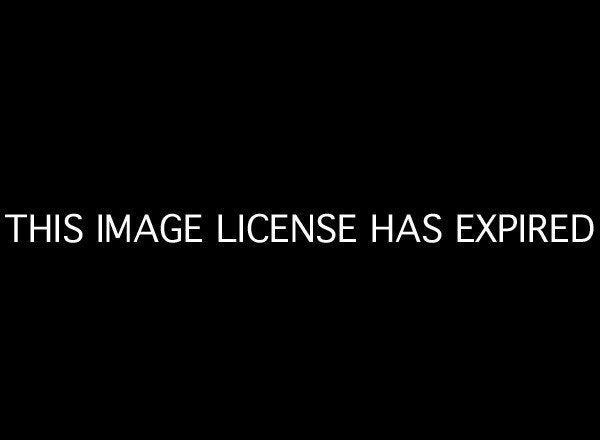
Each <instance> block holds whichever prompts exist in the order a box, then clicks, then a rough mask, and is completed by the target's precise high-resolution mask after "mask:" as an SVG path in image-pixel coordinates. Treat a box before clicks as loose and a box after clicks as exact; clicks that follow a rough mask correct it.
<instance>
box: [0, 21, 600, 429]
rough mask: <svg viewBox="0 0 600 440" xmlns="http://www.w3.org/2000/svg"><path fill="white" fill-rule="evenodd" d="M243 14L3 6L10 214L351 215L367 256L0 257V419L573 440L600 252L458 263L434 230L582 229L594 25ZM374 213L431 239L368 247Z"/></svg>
mask: <svg viewBox="0 0 600 440" xmlns="http://www.w3.org/2000/svg"><path fill="white" fill-rule="evenodd" d="M52 12H57V11H52ZM153 12H157V11H153ZM163 12H164V11H163ZM247 12H248V14H247V13H246V12H240V11H239V10H237V9H236V11H233V10H232V11H228V12H227V13H225V14H224V15H223V14H221V15H216V14H215V13H214V12H212V11H211V12H207V11H204V12H195V13H193V14H190V15H188V14H186V13H184V12H183V11H180V12H177V13H175V15H173V16H171V15H170V14H169V15H167V14H166V13H165V15H164V16H163V14H162V12H161V14H159V15H160V18H156V16H155V15H152V17H150V16H147V15H146V13H145V12H144V13H141V12H140V11H137V12H136V13H133V14H127V15H126V14H125V13H124V12H122V13H119V14H114V16H112V15H111V16H110V17H107V18H102V19H100V18H99V17H100V15H97V14H100V12H97V13H96V12H95V13H94V14H92V15H85V19H83V18H82V16H78V18H77V19H75V18H74V19H66V22H65V23H63V22H62V21H57V20H50V19H48V16H46V17H45V16H44V14H43V13H41V14H40V16H36V17H35V19H34V18H33V15H36V14H34V13H33V12H32V11H30V12H28V14H26V15H25V16H23V17H24V19H25V20H24V21H19V23H18V24H16V25H15V26H14V29H10V30H8V31H7V39H6V44H5V52H4V55H3V66H4V67H3V70H4V72H3V73H4V74H5V79H4V80H3V85H4V87H3V96H4V99H3V110H4V111H3V124H2V125H3V133H4V136H3V137H4V142H3V156H4V158H3V160H2V173H1V176H2V177H1V179H2V201H1V202H2V205H1V206H2V213H3V214H4V213H5V212H31V213H42V212H43V213H67V212H79V213H83V214H86V215H87V216H89V215H92V214H94V213H96V212H105V211H107V210H110V211H113V212H124V211H131V212H151V213H153V214H155V215H158V214H160V213H163V212H169V211H175V212H179V213H186V212H190V213H202V214H204V215H205V216H206V217H208V218H210V217H211V216H214V215H215V214H216V213H217V212H222V211H229V212H237V211H239V210H243V211H246V212H252V211H256V212H288V213H292V212H294V213H319V212H325V211H328V212H334V213H335V212H356V213H359V215H361V243H360V244H359V245H348V246H342V245H338V246H331V247H326V248H323V247H321V248H317V247H291V246H285V245H283V246H275V245H273V246H268V247H262V248H252V247H244V248H234V249H232V248H227V249H225V248H218V247H216V246H214V245H210V244H207V245H206V246H199V247H175V248H164V247H158V248H154V247H152V246H138V247H129V248H128V247H126V246H124V247H117V248H115V247H111V248H102V247H98V246H95V245H94V244H93V243H88V244H83V245H81V246H76V247H63V246H54V247H53V246H39V247H35V248H31V247H27V246H23V247H20V246H10V245H9V243H8V242H7V240H4V242H3V245H2V254H3V257H5V258H3V263H2V264H3V270H2V273H3V278H4V282H3V284H4V285H5V286H6V287H5V288H3V289H2V291H3V295H2V301H3V303H4V304H3V307H2V311H3V314H4V315H5V319H3V324H4V327H5V331H4V338H3V339H4V341H5V347H6V348H5V355H6V356H5V358H6V362H5V365H7V366H8V367H9V370H10V373H9V374H8V375H7V376H6V382H7V384H8V385H9V386H10V388H11V389H13V388H14V389H15V393H14V394H11V396H14V397H11V404H10V408H11V412H12V413H13V414H15V415H20V416H23V414H31V410H32V409H34V408H35V409H38V410H40V411H39V412H40V413H41V414H45V415H46V417H47V418H45V419H44V420H47V421H46V422H44V423H49V424H52V425H57V426H63V423H67V424H71V423H73V420H74V419H77V420H78V421H83V422H88V423H86V425H87V426H88V427H89V426H99V427H107V426H109V425H112V422H113V421H123V420H128V421H131V420H133V421H134V425H136V426H138V427H148V426H150V427H152V428H153V429H158V426H157V425H160V426H163V427H165V428H166V429H167V430H168V431H171V430H174V429H176V428H180V427H181V426H183V425H184V424H183V422H184V421H191V422H192V423H193V424H201V426H198V427H200V428H202V427H203V426H204V425H203V423H205V420H207V419H208V420H210V421H212V422H213V423H214V422H216V423H217V424H218V425H219V426H221V427H222V429H225V430H230V429H239V428H242V429H251V428H255V427H256V428H261V429H266V428H269V429H273V428H274V427H275V426H276V425H278V424H279V423H281V422H283V423H282V424H283V426H284V427H285V428H286V429H287V430H286V431H282V432H288V431H290V430H291V431H295V430H298V429H306V430H308V432H314V431H313V430H312V429H313V428H312V427H313V426H315V422H317V423H318V422H323V421H328V422H330V423H329V426H330V428H329V429H331V430H332V431H331V432H337V430H340V429H344V428H350V429H357V430H358V429H359V428H363V429H365V430H366V431H365V432H372V431H373V430H375V429H383V428H384V427H386V426H387V425H388V424H389V423H391V424H392V426H395V427H396V428H399V427H400V428H401V427H403V426H407V427H408V425H404V424H403V423H405V422H401V421H402V420H407V419H408V420H410V421H412V422H413V423H416V424H418V425H420V426H421V427H422V428H423V429H426V430H431V429H440V428H441V429H455V428H460V429H465V428H467V427H469V428H471V429H473V428H474V427H475V425H477V424H478V423H481V422H483V425H484V426H485V427H486V428H487V429H488V430H490V429H491V430H497V429H507V430H509V432H512V431H510V430H511V429H512V428H511V427H512V426H514V423H515V422H522V421H525V420H528V421H532V420H533V421H534V423H532V424H531V426H532V428H533V429H540V427H548V426H551V427H553V428H556V429H557V428H558V426H557V425H559V424H560V425H561V426H563V427H566V428H568V429H573V424H572V423H573V419H572V418H571V416H572V415H573V414H576V415H577V417H578V418H579V420H580V421H581V420H583V419H584V418H585V417H586V414H588V411H589V409H586V408H587V405H586V403H585V402H586V396H589V395H590V394H591V393H592V390H593V389H595V388H594V385H593V381H592V375H591V372H592V371H593V369H594V366H595V365H596V364H595V363H594V362H592V359H593V356H592V355H593V348H594V347H593V341H594V339H595V338H596V336H597V327H598V326H597V322H596V320H595V314H596V310H597V304H596V301H595V299H594V297H593V295H594V293H595V290H597V289H596V287H595V284H594V283H593V281H595V279H594V269H595V266H596V262H597V253H596V247H597V238H595V239H594V242H593V243H590V244H587V245H560V244H559V245H552V246H544V245H541V246H522V245H521V246H518V245H515V244H508V245H506V246H486V245H482V246H460V245H458V244H456V243H455V242H454V241H455V240H454V238H455V236H454V225H453V218H454V216H455V215H456V214H457V213H460V212H477V213H487V214H490V213H512V214H518V213H530V212H531V213H545V214H549V213H585V214H588V215H592V216H593V217H594V218H595V220H596V221H597V212H598V211H597V208H596V207H595V205H596V203H595V200H596V199H595V195H594V193H593V188H594V187H595V186H596V184H595V180H596V179H595V178H594V177H595V174H594V161H593V159H592V154H593V152H592V147H593V146H594V145H596V144H597V135H596V133H595V130H594V128H595V121H596V118H597V108H596V107H595V102H596V101H597V85H596V84H595V82H594V81H593V78H595V77H597V69H596V68H595V66H594V65H593V54H594V52H593V49H594V47H593V46H592V44H591V43H592V40H591V39H589V38H590V36H589V35H588V33H591V32H592V29H591V28H589V27H588V26H587V25H586V24H585V23H584V22H583V21H582V19H581V18H580V17H575V18H569V17H567V16H566V15H565V16H563V17H561V19H560V20H559V21H556V19H553V20H550V19H549V18H543V17H542V16H541V15H540V14H539V13H536V14H532V15H527V17H526V18H524V17H525V13H524V11H521V13H520V14H516V15H514V16H513V15H510V14H509V16H506V15H504V14H500V11H496V12H494V13H487V12H483V11H481V13H480V15H477V13H476V12H475V11H469V14H466V11H445V12H441V11H427V12H425V13H420V14H416V13H414V12H412V11H404V12H397V11H395V12H393V13H392V12H385V11H380V12H376V13H374V14H371V13H369V14H367V13H366V11H353V12H354V14H351V15H347V14H346V13H344V14H338V13H332V14H328V15H327V17H326V18H325V14H324V11H321V13H319V14H308V16H307V15H306V14H303V13H301V11H295V12H293V13H284V12H283V11H281V12H280V13H276V12H275V11H272V10H270V11H269V13H268V14H267V13H266V12H265V11H262V12H261V11H255V10H253V11H247ZM305 12H306V11H305ZM338 12H339V11H338ZM446 12H448V13H449V12H453V13H454V15H446ZM538 12H539V11H538ZM69 13H70V14H73V13H74V12H73V11H70V12H69ZM250 13H253V14H251V15H249V14H250ZM75 14H76V13H75ZM278 14H280V15H278ZM470 14H474V15H470ZM184 16H185V18H184ZM69 17H70V15H69ZM102 17H104V15H102ZM257 17H259V18H260V19H259V18H257ZM517 17H518V18H517ZM63 18H65V16H64V15H63ZM375 212H376V213H380V214H387V213H395V214H405V213H413V214H423V213H428V212H438V213H440V214H441V215H443V217H444V219H445V220H446V221H447V225H448V227H447V228H445V229H444V233H445V238H444V241H443V243H441V244H440V245H438V246H420V247H417V246H413V245H411V244H410V243H407V244H406V245H401V246H394V247H377V248H376V247H374V246H371V245H369V244H368V238H369V234H368V229H367V228H366V225H368V223H364V221H365V220H368V218H369V215H370V214H371V213H375ZM363 229H366V232H365V231H363ZM3 233H5V231H3ZM4 237H6V235H4ZM54 411H56V412H58V413H61V414H63V416H62V417H54V416H52V414H53V412H54ZM36 413H38V412H36ZM40 417H41V416H40ZM173 417H174V418H173ZM40 420H41V419H40ZM92 423H93V424H92ZM578 425H579V423H578ZM48 426H50V425H48ZM133 429H139V428H135V427H134V428H133Z"/></svg>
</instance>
